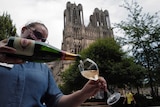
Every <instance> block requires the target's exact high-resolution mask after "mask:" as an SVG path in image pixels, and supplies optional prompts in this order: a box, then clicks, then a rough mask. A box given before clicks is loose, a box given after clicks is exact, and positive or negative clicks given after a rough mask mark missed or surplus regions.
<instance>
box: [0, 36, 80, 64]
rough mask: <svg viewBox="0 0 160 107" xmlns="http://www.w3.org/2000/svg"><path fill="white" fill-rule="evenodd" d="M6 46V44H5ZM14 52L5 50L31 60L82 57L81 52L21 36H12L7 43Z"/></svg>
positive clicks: (11, 55)
mask: <svg viewBox="0 0 160 107" xmlns="http://www.w3.org/2000/svg"><path fill="white" fill-rule="evenodd" d="M3 46H4V45H3ZM6 46H8V47H11V48H12V49H16V51H14V50H13V51H14V52H5V51H4V53H5V54H6V55H7V56H8V57H12V58H20V59H22V60H24V61H30V62H51V61H55V60H76V59H80V55H79V54H73V53H69V52H66V51H63V50H60V49H57V48H56V47H53V46H51V45H49V44H45V43H43V42H39V41H35V40H30V39H26V38H20V37H10V38H9V39H8V42H7V45H6Z"/></svg>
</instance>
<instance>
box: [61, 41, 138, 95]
mask: <svg viewBox="0 0 160 107" xmlns="http://www.w3.org/2000/svg"><path fill="white" fill-rule="evenodd" d="M80 54H81V55H82V57H83V59H85V58H90V59H92V60H94V61H95V62H96V63H97V65H98V67H99V71H100V75H101V76H103V77H104V78H105V79H106V80H107V83H109V86H111V85H112V86H113V85H114V86H115V85H119V86H122V85H123V84H124V83H127V84H128V83H129V84H134V82H133V81H134V80H135V78H136V76H134V75H135V74H136V73H137V72H140V69H139V68H138V67H137V69H136V68H135V69H136V70H135V69H134V70H132V69H133V68H134V67H135V66H136V65H134V67H131V66H132V65H133V64H132V63H133V60H129V59H128V58H127V57H126V56H125V53H124V52H123V51H122V50H121V47H120V46H119V44H118V43H117V42H116V41H115V40H114V39H113V38H106V39H99V40H97V41H96V42H94V43H93V44H91V45H90V46H89V47H88V48H86V49H84V50H83V51H82V52H81V53H80ZM127 59H128V60H127ZM122 62H123V63H122ZM131 62H132V63H131ZM78 64H79V62H76V63H75V64H74V65H73V66H71V67H70V68H69V69H67V70H66V71H65V72H63V73H62V79H63V82H64V84H63V86H62V87H61V88H62V90H63V92H65V93H69V92H72V91H73V90H74V89H80V88H82V86H83V85H84V84H85V83H86V82H87V79H85V78H84V77H82V76H81V75H80V72H79V70H78V69H77V68H78ZM126 64H127V65H128V66H126ZM122 67H123V68H122ZM131 68H132V69H131ZM129 70H130V73H131V74H129V75H133V77H134V78H133V77H132V78H131V76H128V75H127V74H128V73H127V72H128V71H129ZM125 73H126V75H125V76H127V77H128V78H126V77H125V76H123V74H125ZM137 74H138V73H137ZM117 76H118V77H117ZM115 78H116V79H115ZM136 79H137V80H140V79H139V78H136ZM122 80H123V81H122ZM120 81H121V82H120Z"/></svg>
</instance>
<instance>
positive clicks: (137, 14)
mask: <svg viewBox="0 0 160 107" xmlns="http://www.w3.org/2000/svg"><path fill="white" fill-rule="evenodd" d="M122 7H124V8H125V9H126V10H127V11H128V12H129V14H128V17H127V19H126V20H125V21H121V22H120V23H119V24H116V27H117V28H120V29H121V30H122V31H123V33H124V37H123V38H121V41H123V43H122V44H125V45H129V46H130V47H131V51H132V54H133V56H134V57H135V59H136V60H135V62H136V63H139V64H141V65H142V66H143V67H145V68H146V69H147V71H148V78H149V80H150V87H151V90H152V94H153V95H154V90H153V71H155V69H156V68H157V67H158V66H159V63H160V57H159V49H160V21H159V16H158V12H156V13H155V14H154V15H150V14H149V13H142V9H143V8H142V7H140V6H139V5H138V3H137V2H135V1H134V0H133V1H132V3H128V2H126V1H125V4H124V5H123V6H122Z"/></svg>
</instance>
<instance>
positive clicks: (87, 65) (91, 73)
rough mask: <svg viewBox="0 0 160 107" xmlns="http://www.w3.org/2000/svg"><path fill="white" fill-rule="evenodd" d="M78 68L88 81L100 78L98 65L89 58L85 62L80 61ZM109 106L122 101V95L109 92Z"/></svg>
mask: <svg viewBox="0 0 160 107" xmlns="http://www.w3.org/2000/svg"><path fill="white" fill-rule="evenodd" d="M78 68H79V70H80V72H81V75H82V76H83V77H85V78H87V79H90V80H94V81H97V80H98V78H99V68H98V65H97V64H96V63H95V62H94V61H93V60H91V59H89V58H87V59H85V60H83V61H82V60H80V64H79V65H78ZM107 95H108V99H107V104H108V105H113V104H115V103H116V102H117V101H118V100H119V99H120V93H117V92H116V93H113V94H111V93H110V92H109V91H108V90H107Z"/></svg>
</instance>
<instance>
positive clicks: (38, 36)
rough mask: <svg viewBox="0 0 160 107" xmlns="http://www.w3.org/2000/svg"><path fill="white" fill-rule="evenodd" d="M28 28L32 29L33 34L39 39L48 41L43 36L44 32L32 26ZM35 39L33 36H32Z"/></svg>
mask: <svg viewBox="0 0 160 107" xmlns="http://www.w3.org/2000/svg"><path fill="white" fill-rule="evenodd" d="M28 29H30V30H31V31H32V32H31V33H32V35H33V36H34V37H36V39H37V40H41V41H42V42H45V41H46V38H44V37H43V34H42V33H41V32H39V31H37V30H35V29H31V28H30V27H28ZM32 39H33V38H32Z"/></svg>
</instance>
